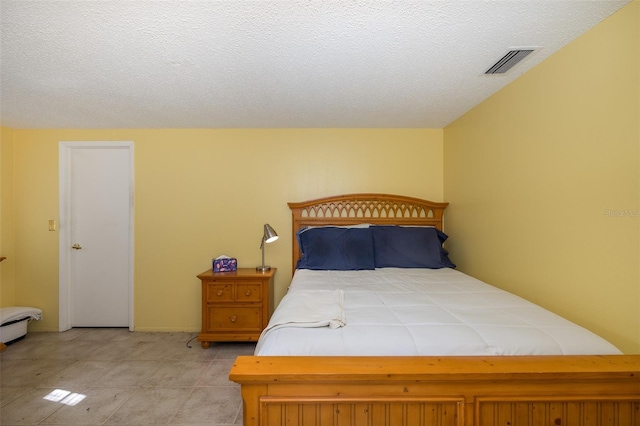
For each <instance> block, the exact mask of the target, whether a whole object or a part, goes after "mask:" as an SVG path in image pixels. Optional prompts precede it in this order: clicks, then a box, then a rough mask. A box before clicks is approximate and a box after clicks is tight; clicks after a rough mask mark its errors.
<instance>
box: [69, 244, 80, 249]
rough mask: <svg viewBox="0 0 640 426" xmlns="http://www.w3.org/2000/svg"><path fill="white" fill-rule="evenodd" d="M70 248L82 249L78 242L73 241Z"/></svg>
mask: <svg viewBox="0 0 640 426" xmlns="http://www.w3.org/2000/svg"><path fill="white" fill-rule="evenodd" d="M71 248H72V249H74V250H81V249H82V247H81V246H80V244H78V243H75V244H74V245H72V246H71Z"/></svg>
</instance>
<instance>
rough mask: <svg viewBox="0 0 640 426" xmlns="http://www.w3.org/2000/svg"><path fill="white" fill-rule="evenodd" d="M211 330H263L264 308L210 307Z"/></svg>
mask: <svg viewBox="0 0 640 426" xmlns="http://www.w3.org/2000/svg"><path fill="white" fill-rule="evenodd" d="M209 330H219V331H224V330H235V331H241V330H246V331H258V330H259V331H262V308H261V307H260V306H256V307H254V306H247V307H242V306H229V307H227V306H212V307H210V308H209Z"/></svg>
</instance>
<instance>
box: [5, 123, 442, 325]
mask: <svg viewBox="0 0 640 426" xmlns="http://www.w3.org/2000/svg"><path fill="white" fill-rule="evenodd" d="M13 134H14V139H15V162H14V166H15V183H16V195H17V196H16V203H15V212H16V217H17V218H18V219H17V220H16V226H15V233H16V235H18V236H19V240H20V244H19V245H18V246H17V248H16V251H17V253H16V256H15V258H16V259H17V261H16V279H15V282H16V284H15V295H16V296H15V302H16V303H17V304H24V305H30V306H37V307H40V308H42V309H43V311H44V320H43V321H41V322H34V323H32V325H31V326H30V327H33V329H34V330H57V328H58V232H49V231H48V230H47V224H48V220H49V219H57V218H58V142H59V141H73V140H79V141H82V140H87V141H89V140H94V141H100V140H131V141H133V142H134V164H135V165H134V167H135V271H134V281H135V282H134V287H135V289H134V293H135V301H134V311H135V329H136V330H140V331H144V330H147V331H176V330H198V329H199V327H200V285H199V281H198V280H197V278H196V275H197V274H198V273H200V272H202V271H204V270H206V269H208V268H209V267H210V262H211V258H212V257H216V256H218V255H220V254H227V255H230V256H234V257H237V258H238V262H239V266H240V267H255V266H256V265H258V264H259V263H260V258H261V252H260V250H259V246H260V238H261V237H262V225H263V224H264V223H269V224H271V225H272V226H273V227H274V228H275V229H276V231H277V232H278V234H279V235H280V237H281V238H280V239H279V240H278V241H277V242H275V243H273V244H269V245H268V246H267V248H266V260H267V262H268V263H269V264H271V265H272V266H274V267H278V273H277V275H276V300H279V299H280V298H281V297H282V295H283V294H284V292H285V290H286V287H287V285H288V282H289V280H290V278H291V219H290V211H289V209H288V207H287V202H288V201H302V200H306V199H312V198H318V197H324V196H327V195H332V194H341V193H351V192H390V193H399V194H405V195H409V196H415V197H422V198H429V199H433V200H436V201H439V200H442V195H443V194H442V188H443V182H442V177H443V170H442V166H443V161H442V155H443V154H442V130H441V129H436V130H429V129H415V130H414V129H281V130H277V129H262V130H249V129H247V130H238V129H234V130H229V129H228V130H224V129H222V130H213V129H201V130H177V129H176V130H17V129H16V130H14V131H13ZM105 261H108V259H105Z"/></svg>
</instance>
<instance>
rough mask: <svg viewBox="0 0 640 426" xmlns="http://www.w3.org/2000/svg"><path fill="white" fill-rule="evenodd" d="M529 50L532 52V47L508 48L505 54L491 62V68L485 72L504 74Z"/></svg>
mask: <svg viewBox="0 0 640 426" xmlns="http://www.w3.org/2000/svg"><path fill="white" fill-rule="evenodd" d="M531 52H533V49H517V50H510V51H509V52H507V54H506V55H504V56H503V57H502V58H500V60H499V61H498V62H496V63H495V64H493V65H492V66H491V68H489V69H488V70H487V71H485V74H504V73H505V72H507V71H509V70H510V69H511V67H513V66H514V65H515V64H517V63H518V62H520V61H521V60H523V59H524V58H525V57H526V56H527V55H528V54H529V53H531Z"/></svg>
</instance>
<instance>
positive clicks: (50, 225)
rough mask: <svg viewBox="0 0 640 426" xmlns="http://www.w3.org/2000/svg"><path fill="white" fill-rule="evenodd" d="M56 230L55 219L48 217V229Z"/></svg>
mask: <svg viewBox="0 0 640 426" xmlns="http://www.w3.org/2000/svg"><path fill="white" fill-rule="evenodd" d="M55 230H56V221H55V219H49V231H55Z"/></svg>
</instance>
